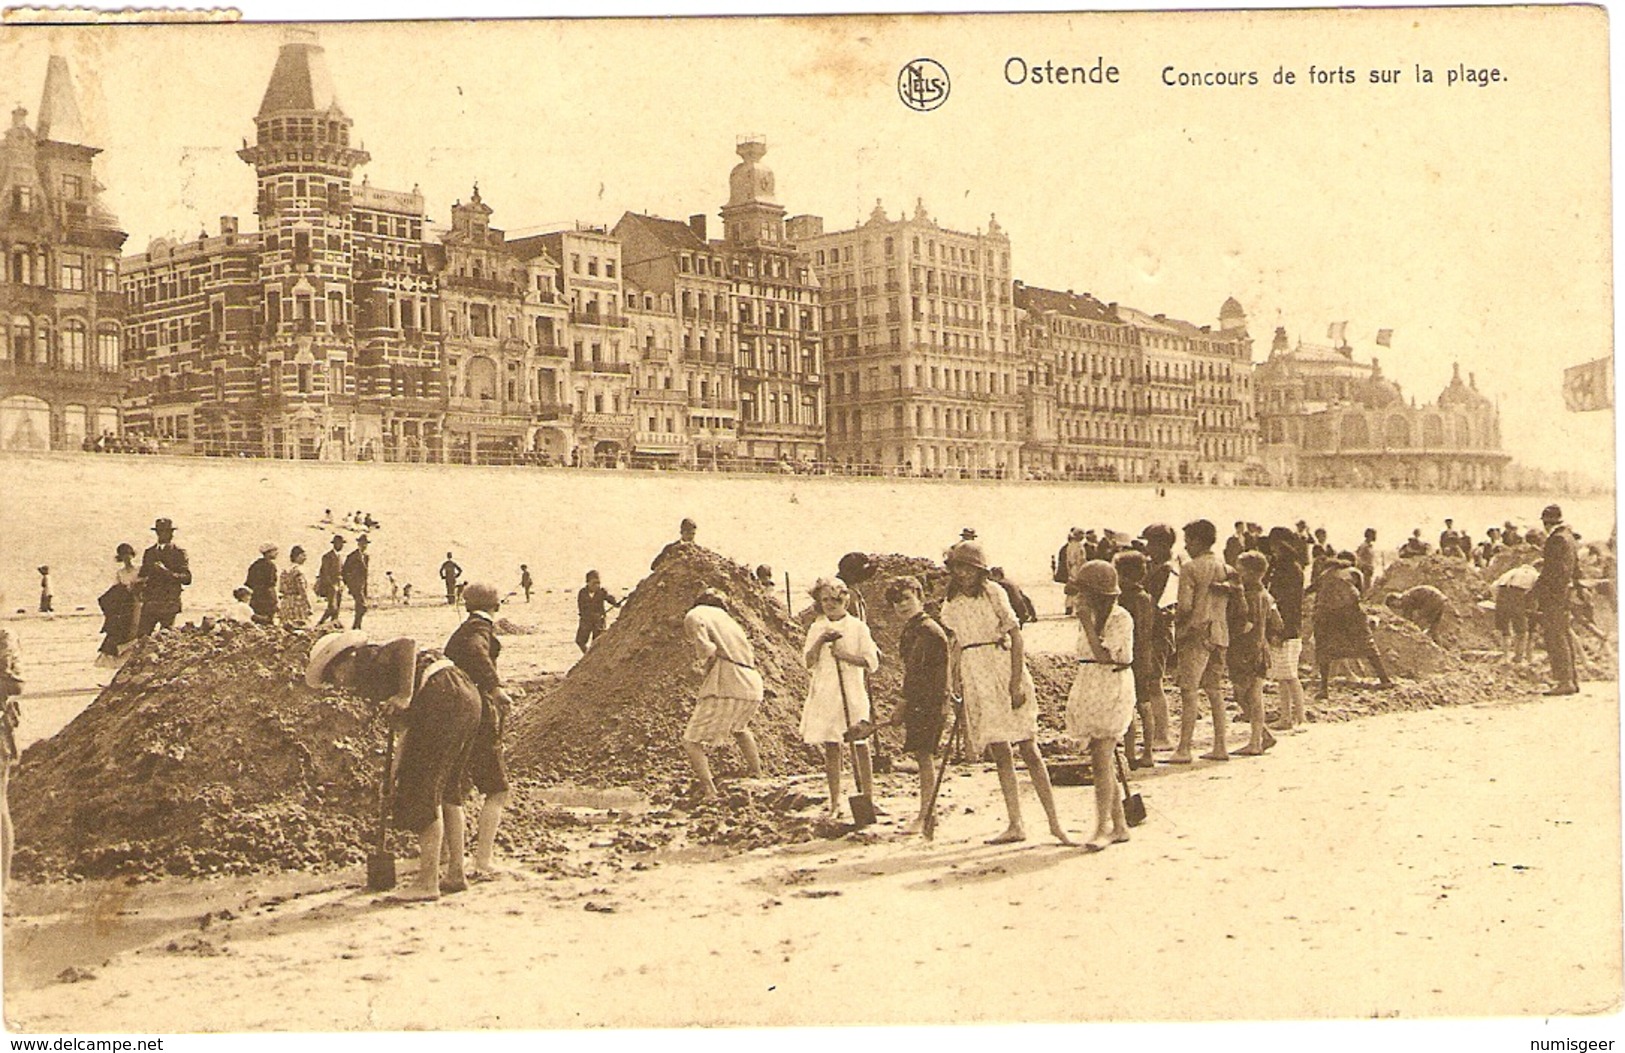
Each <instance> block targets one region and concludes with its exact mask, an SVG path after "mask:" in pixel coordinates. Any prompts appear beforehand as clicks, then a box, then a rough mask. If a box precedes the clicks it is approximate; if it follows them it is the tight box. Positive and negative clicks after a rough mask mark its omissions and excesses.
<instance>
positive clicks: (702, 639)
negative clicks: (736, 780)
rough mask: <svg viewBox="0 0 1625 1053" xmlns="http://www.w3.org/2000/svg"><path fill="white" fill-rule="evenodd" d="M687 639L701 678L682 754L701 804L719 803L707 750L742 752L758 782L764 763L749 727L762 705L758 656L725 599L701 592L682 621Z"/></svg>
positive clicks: (747, 769) (748, 772) (750, 774)
mask: <svg viewBox="0 0 1625 1053" xmlns="http://www.w3.org/2000/svg"><path fill="white" fill-rule="evenodd" d="M683 636H684V637H685V638H686V639H687V640H688V642H689V646H690V647H692V648H693V651H694V664H695V667H696V668H697V669H698V670H699V673H700V686H699V690H698V692H697V694H698V696H699V697H698V699H697V700H696V701H695V704H694V712H693V713H692V714H691V715H690V716H689V718H688V724H687V726H685V727H684V728H683V754H684V756H686V757H687V758H688V763H689V766H690V767H692V768H693V769H694V778H695V781H696V782H697V783H698V784H699V785H698V790H699V796H700V798H701V799H702V800H707V801H709V800H714V799H716V797H717V785H716V782H715V780H714V779H712V777H711V762H710V760H709V759H707V757H706V755H705V749H706V747H707V746H726V745H728V744H729V742H732V743H733V744H735V745H737V746H738V747H739V752H740V754H741V755H742V756H743V757H744V758H745V774H746V776H747V777H749V778H752V779H755V778H760V777H761V774H762V761H761V757H760V756H759V755H758V753H757V750H756V736H754V735H752V734H751V731H750V721H751V718H752V717H754V716H755V715H756V711H757V709H759V708H760V707H761V704H762V694H763V687H762V675H761V674H760V673H759V672H757V671H756V651H755V650H754V649H753V648H752V647H751V644H750V638H749V637H747V636H746V635H745V630H744V629H743V628H741V627H740V625H739V623H738V622H737V621H735V620H734V618H733V615H731V614H729V613H728V609H727V607H726V606H725V605H724V600H723V598H722V594H721V593H720V592H718V591H717V590H716V589H703V590H701V592H700V594H699V595H698V596H696V597H695V598H694V603H693V605H692V606H690V607H689V609H688V613H687V614H685V615H684V616H683Z"/></svg>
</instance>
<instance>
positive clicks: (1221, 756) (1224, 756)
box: [1202, 753, 1230, 760]
mask: <svg viewBox="0 0 1625 1053" xmlns="http://www.w3.org/2000/svg"><path fill="white" fill-rule="evenodd" d="M1202 759H1203V760H1229V759H1230V754H1228V753H1204V754H1202Z"/></svg>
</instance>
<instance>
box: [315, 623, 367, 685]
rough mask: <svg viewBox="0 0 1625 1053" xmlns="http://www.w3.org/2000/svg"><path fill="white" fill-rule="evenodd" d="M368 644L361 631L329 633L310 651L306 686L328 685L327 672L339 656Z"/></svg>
mask: <svg viewBox="0 0 1625 1053" xmlns="http://www.w3.org/2000/svg"><path fill="white" fill-rule="evenodd" d="M366 642H367V634H366V633H364V632H362V631H361V630H360V629H345V630H343V631H341V632H336V633H328V634H327V635H326V636H324V637H322V638H321V639H320V640H317V641H316V643H315V644H314V645H313V646H312V647H311V649H310V661H309V662H308V663H307V664H306V665H305V684H306V685H307V686H309V687H321V686H322V685H323V684H326V683H327V670H328V667H329V666H331V665H332V664H333V662H334V660H335V659H337V658H338V657H339V655H341V654H343V653H344V652H346V651H350V650H353V649H355V648H357V647H360V646H361V645H362V644H364V643H366Z"/></svg>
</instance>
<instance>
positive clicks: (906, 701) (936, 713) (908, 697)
mask: <svg viewBox="0 0 1625 1053" xmlns="http://www.w3.org/2000/svg"><path fill="white" fill-rule="evenodd" d="M886 602H887V603H890V604H891V607H892V613H894V614H895V615H896V616H897V617H898V618H900V619H902V621H903V630H902V633H901V635H900V636H899V637H898V640H897V650H898V653H899V654H900V655H901V657H902V659H903V702H902V704H901V705H900V706H898V707H897V711H896V712H895V713H893V714H892V717H891V720H889V721H887V723H888V724H891V725H898V724H901V725H902V726H903V728H904V738H903V749H904V750H905V751H906V752H908V753H912V754H913V755H914V759H915V761H917V762H918V763H919V766H920V815H919V818H917V819H915V820H914V821H913V822H911V823H909V824H908V825H907V826H905V827H904V828H903V832H904V833H905V834H914V833H919V832H920V831H922V830H924V829H925V822H926V813H927V812H928V811H929V810H930V808H931V804H932V802H933V801H934V800H935V799H936V767H937V744H938V743H939V742H941V741H942V728H943V725H944V724H945V723H946V722H947V715H948V631H947V630H946V629H944V628H943V627H942V623H941V622H938V621H937V620H936V619H935V618H933V617H931V615H929V614H927V613H926V610H925V597H924V592H923V590H922V589H921V588H920V582H919V579H918V578H912V577H906V578H897V579H896V580H894V581H892V583H891V584H889V585H887V586H886Z"/></svg>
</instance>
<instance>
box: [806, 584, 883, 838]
mask: <svg viewBox="0 0 1625 1053" xmlns="http://www.w3.org/2000/svg"><path fill="white" fill-rule="evenodd" d="M808 595H810V596H811V597H812V598H813V602H814V603H816V604H817V605H818V611H819V617H818V618H817V619H816V620H814V622H813V623H812V626H811V628H809V629H808V630H807V642H806V645H805V646H804V647H803V648H802V659H803V660H804V661H805V662H806V663H807V669H808V671H809V673H810V674H811V675H810V677H809V678H808V679H809V682H808V686H807V699H806V701H805V702H804V703H803V704H802V707H801V739H802V741H803V742H805V743H807V744H808V745H811V746H822V747H823V749H824V774H825V776H826V777H827V778H828V780H829V816H830V818H831V819H835V818H838V817H839V816H840V814H841V744H842V742H844V741H851V742H852V757H853V772H852V779H853V781H854V782H856V783H857V786H858V792H859V793H860V794H863V795H866V796H867V795H868V794H869V793H870V787H871V786H872V785H873V783H874V769H873V767H872V762H871V760H870V757H869V744H868V743H867V742H864V741H857V740H856V739H855V738H851V739H849V733H850V732H851V731H852V730H853V729H854V728H858V727H859V726H860V725H862V726H866V725H868V722H869V691H868V688H867V686H866V685H865V682H864V675H863V671H864V670H867V671H869V672H871V673H872V672H874V671H875V670H877V669H879V668H880V650H879V648H877V647H876V646H875V641H874V637H873V636H871V635H870V634H869V627H868V626H867V625H865V624H864V623H863V622H861V621H859V620H858V619H857V618H856V617H854V616H853V615H852V614H850V613H849V612H848V611H847V609H846V601H847V587H846V584H845V583H844V582H842V581H840V580H838V579H833V578H819V579H818V580H817V581H816V582H814V583H813V587H812V588H811V589H810V590H808Z"/></svg>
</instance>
